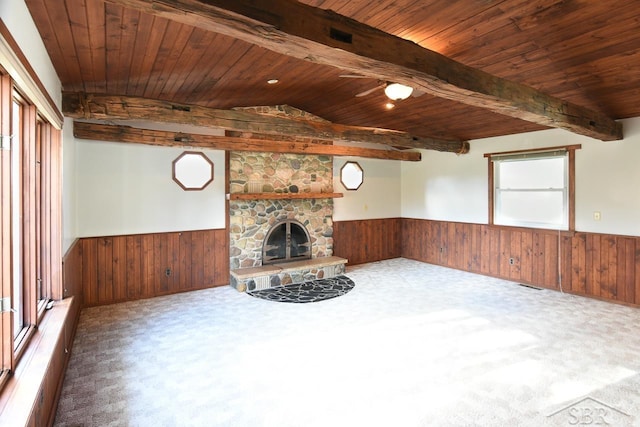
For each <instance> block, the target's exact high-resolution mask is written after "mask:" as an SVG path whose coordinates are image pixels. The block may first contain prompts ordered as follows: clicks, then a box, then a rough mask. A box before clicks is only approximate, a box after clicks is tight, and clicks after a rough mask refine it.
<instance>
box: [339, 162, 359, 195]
mask: <svg viewBox="0 0 640 427" xmlns="http://www.w3.org/2000/svg"><path fill="white" fill-rule="evenodd" d="M363 181H364V173H363V171H362V167H361V166H360V164H358V162H346V163H345V164H344V166H342V168H341V169H340V182H341V183H342V185H343V186H344V188H346V189H347V190H357V189H358V188H360V186H361V185H362V182H363Z"/></svg>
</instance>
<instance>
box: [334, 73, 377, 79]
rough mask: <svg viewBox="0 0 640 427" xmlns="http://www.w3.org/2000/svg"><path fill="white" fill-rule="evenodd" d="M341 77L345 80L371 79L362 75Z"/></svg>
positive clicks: (342, 75) (341, 75)
mask: <svg viewBox="0 0 640 427" xmlns="http://www.w3.org/2000/svg"><path fill="white" fill-rule="evenodd" d="M339 77H343V78H345V79H370V78H371V77H367V76H361V75H360V74H340V76H339Z"/></svg>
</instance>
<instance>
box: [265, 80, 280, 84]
mask: <svg viewBox="0 0 640 427" xmlns="http://www.w3.org/2000/svg"><path fill="white" fill-rule="evenodd" d="M279 81H280V80H278V79H269V80H267V83H268V84H270V85H274V84H276V83H278V82H279Z"/></svg>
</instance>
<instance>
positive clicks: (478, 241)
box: [401, 218, 640, 305]
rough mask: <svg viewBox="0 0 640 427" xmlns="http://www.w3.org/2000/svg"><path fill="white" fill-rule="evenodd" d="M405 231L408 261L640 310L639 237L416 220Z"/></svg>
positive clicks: (403, 245) (405, 221) (405, 223)
mask: <svg viewBox="0 0 640 427" xmlns="http://www.w3.org/2000/svg"><path fill="white" fill-rule="evenodd" d="M401 228H402V239H401V254H402V256H403V257H405V258H411V259H415V260H418V261H423V262H428V263H431V264H436V265H442V266H445V267H451V268H455V269H459V270H465V271H470V272H473V273H479V274H484V275H487V276H494V277H499V278H502V279H507V280H512V281H514V282H521V283H526V284H530V285H534V286H539V287H544V288H549V289H556V290H563V291H565V292H570V293H575V294H580V295H586V296H592V297H596V298H600V299H604V300H608V301H616V302H622V303H626V304H634V305H640V237H633V236H619V235H611V234H598V233H586V232H568V231H560V232H558V231H557V230H542V229H533V228H531V229H530V228H518V227H502V226H495V225H486V224H468V223H456V222H446V221H433V220H422V219H411V218H407V219H402V224H401Z"/></svg>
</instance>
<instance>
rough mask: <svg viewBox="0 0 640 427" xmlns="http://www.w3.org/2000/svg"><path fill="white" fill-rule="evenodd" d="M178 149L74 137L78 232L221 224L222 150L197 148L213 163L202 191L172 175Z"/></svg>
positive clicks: (144, 230)
mask: <svg viewBox="0 0 640 427" xmlns="http://www.w3.org/2000/svg"><path fill="white" fill-rule="evenodd" d="M183 151H185V150H184V149H182V148H174V147H153V146H147V145H141V144H122V143H111V142H103V141H86V140H80V139H78V140H76V158H77V165H76V185H75V191H76V197H77V209H78V210H77V215H78V220H79V221H78V235H79V236H80V237H89V236H108V235H123V234H140V233H154V232H168V231H184V230H203V229H212V228H224V227H225V190H224V181H225V171H224V151H219V150H199V149H191V148H189V151H202V152H203V153H204V154H205V155H206V156H207V157H208V158H209V159H210V160H211V161H212V162H213V164H214V180H213V182H212V183H210V184H209V185H208V186H207V187H206V188H205V189H204V190H201V191H185V190H183V189H182V188H181V187H180V186H179V185H178V184H177V183H176V182H174V181H173V178H172V162H173V160H175V159H176V158H177V157H178V156H179V155H180V154H181V153H182V152H183Z"/></svg>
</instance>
